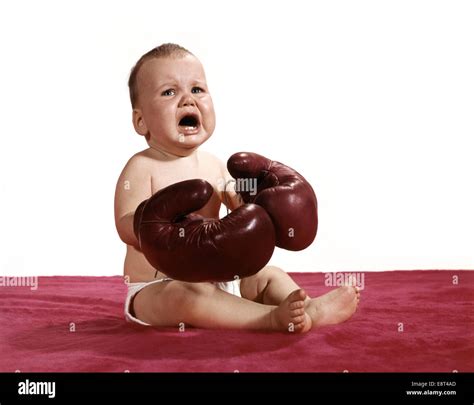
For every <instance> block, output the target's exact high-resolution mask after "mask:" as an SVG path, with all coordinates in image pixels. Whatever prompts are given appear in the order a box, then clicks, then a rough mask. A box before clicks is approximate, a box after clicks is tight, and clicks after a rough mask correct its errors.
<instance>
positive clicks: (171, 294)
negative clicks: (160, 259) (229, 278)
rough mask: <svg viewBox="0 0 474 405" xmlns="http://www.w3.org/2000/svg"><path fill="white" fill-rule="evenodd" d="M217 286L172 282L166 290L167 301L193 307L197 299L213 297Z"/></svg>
mask: <svg viewBox="0 0 474 405" xmlns="http://www.w3.org/2000/svg"><path fill="white" fill-rule="evenodd" d="M216 288H217V287H216V286H215V285H214V284H212V283H187V282H184V281H171V282H170V283H169V285H168V286H167V288H166V289H165V293H166V297H165V298H166V299H167V300H169V301H170V302H174V303H175V304H176V305H183V304H186V303H189V304H191V305H192V303H193V302H194V300H195V299H196V298H201V297H203V296H209V295H211V294H212V293H213V292H214V291H215V290H216Z"/></svg>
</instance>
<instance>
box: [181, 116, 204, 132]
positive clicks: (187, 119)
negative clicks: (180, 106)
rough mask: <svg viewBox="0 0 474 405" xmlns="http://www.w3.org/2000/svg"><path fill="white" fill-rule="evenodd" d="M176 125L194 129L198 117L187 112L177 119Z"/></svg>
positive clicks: (197, 124) (197, 123)
mask: <svg viewBox="0 0 474 405" xmlns="http://www.w3.org/2000/svg"><path fill="white" fill-rule="evenodd" d="M178 126H179V127H180V128H182V129H186V130H195V129H197V128H198V126H199V119H198V117H197V116H196V115H194V114H187V115H185V116H184V117H183V118H181V119H180V120H179V123H178Z"/></svg>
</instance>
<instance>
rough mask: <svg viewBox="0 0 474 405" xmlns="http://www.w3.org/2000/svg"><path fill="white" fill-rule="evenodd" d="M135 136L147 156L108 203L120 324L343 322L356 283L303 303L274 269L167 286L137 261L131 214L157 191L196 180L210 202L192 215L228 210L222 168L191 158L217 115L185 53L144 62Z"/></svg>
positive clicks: (153, 54)
mask: <svg viewBox="0 0 474 405" xmlns="http://www.w3.org/2000/svg"><path fill="white" fill-rule="evenodd" d="M129 89H130V98H131V102H132V108H133V126H134V128H135V131H136V132H137V133H138V134H140V135H142V136H144V137H145V139H146V142H147V144H148V148H147V149H145V150H143V151H141V152H139V153H137V154H135V155H134V156H132V158H131V159H130V160H129V161H128V162H127V164H126V165H125V167H124V169H123V171H122V173H121V175H120V177H119V179H118V182H117V187H116V193H115V223H116V227H117V231H118V233H119V236H120V238H121V239H122V241H123V242H124V243H125V244H126V245H127V253H126V257H125V277H126V280H127V282H128V294H127V298H126V302H125V317H126V319H127V320H129V321H131V322H136V323H139V324H142V325H153V326H162V327H178V326H181V327H182V326H183V325H189V326H194V327H200V328H236V329H253V330H273V331H289V332H296V333H303V332H307V331H309V330H311V329H312V328H316V327H320V326H324V325H330V324H337V323H340V322H344V321H345V320H347V319H349V318H350V317H351V316H352V314H353V313H354V311H355V310H356V308H357V305H358V302H359V296H360V293H359V290H358V288H357V287H356V286H355V284H354V283H350V285H346V286H342V287H339V288H337V289H335V290H333V291H330V292H329V293H327V294H325V295H322V296H320V297H317V298H310V297H309V296H308V295H307V294H306V293H305V291H304V290H302V289H301V288H300V287H299V286H298V285H297V284H296V283H295V282H294V281H293V280H292V279H291V277H290V276H289V275H288V274H287V273H286V272H285V271H283V270H282V269H280V268H278V267H275V266H266V267H264V268H263V269H261V270H260V271H259V272H258V273H257V274H255V275H253V276H251V277H247V278H243V279H242V280H234V281H231V282H226V283H188V282H182V281H177V280H172V279H171V278H169V277H167V276H166V275H165V274H163V273H161V272H160V271H158V270H156V269H155V268H153V267H152V266H151V265H150V264H149V263H148V261H147V260H146V259H145V257H144V255H143V253H141V251H140V248H139V244H138V240H137V238H136V236H135V234H134V231H133V217H134V213H135V210H136V208H137V206H138V205H139V204H140V203H141V202H142V201H143V200H145V199H148V198H150V197H151V196H152V195H153V194H154V193H156V192H157V191H159V190H160V189H162V188H164V187H167V186H169V185H171V184H174V183H177V182H180V181H183V180H188V179H196V178H198V179H204V180H207V181H208V182H209V183H210V184H211V185H212V186H213V187H214V191H215V192H214V194H213V196H212V198H211V199H210V201H209V202H208V203H207V205H206V206H204V208H202V209H201V210H199V211H198V212H197V213H198V214H201V215H202V216H204V217H207V218H219V209H220V206H221V204H222V203H223V204H225V205H226V206H227V207H228V209H230V210H233V209H235V208H237V207H239V206H240V204H241V201H240V199H239V198H238V195H237V194H236V192H235V190H226V189H224V190H222V184H227V182H228V181H229V180H232V177H231V176H230V174H229V173H228V171H227V169H226V167H225V165H224V164H223V163H222V162H221V161H220V160H219V159H218V158H216V157H215V156H213V155H211V154H210V153H207V152H203V151H202V150H199V149H198V148H199V146H201V145H202V144H203V143H204V142H205V141H206V140H207V139H209V137H210V136H211V135H212V133H213V132H214V128H215V113H214V107H213V104H212V99H211V95H210V93H209V89H208V87H207V83H206V77H205V74H204V69H203V67H202V65H201V63H200V62H199V60H198V59H197V58H196V57H195V56H194V55H193V54H192V53H191V52H189V51H188V50H186V49H184V48H182V47H181V46H179V45H175V44H163V45H161V46H159V47H157V48H154V49H152V50H151V51H149V52H147V53H146V54H144V55H143V56H142V57H141V58H140V59H139V60H138V62H137V64H136V65H135V67H134V68H133V70H132V72H131V74H130V79H129Z"/></svg>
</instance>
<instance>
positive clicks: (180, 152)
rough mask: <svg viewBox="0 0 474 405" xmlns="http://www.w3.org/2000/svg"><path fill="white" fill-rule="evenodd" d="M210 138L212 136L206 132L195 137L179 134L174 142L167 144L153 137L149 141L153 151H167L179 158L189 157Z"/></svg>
mask: <svg viewBox="0 0 474 405" xmlns="http://www.w3.org/2000/svg"><path fill="white" fill-rule="evenodd" d="M210 137H211V134H207V133H204V132H199V133H197V134H195V135H183V134H178V135H177V136H175V137H173V140H168V142H166V143H163V142H160V141H159V140H155V139H153V137H152V138H151V139H149V140H148V146H150V148H152V149H157V150H161V151H165V152H168V153H172V154H174V155H177V156H188V155H190V154H191V153H192V152H193V151H194V150H196V149H197V148H198V147H199V146H201V145H202V144H203V143H204V142H206V141H207V140H208V139H209V138H210Z"/></svg>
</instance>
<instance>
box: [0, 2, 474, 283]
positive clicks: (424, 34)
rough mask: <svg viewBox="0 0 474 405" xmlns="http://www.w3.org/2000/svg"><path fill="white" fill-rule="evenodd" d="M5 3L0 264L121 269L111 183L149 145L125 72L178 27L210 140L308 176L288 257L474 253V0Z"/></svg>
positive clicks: (359, 260)
mask: <svg viewBox="0 0 474 405" xmlns="http://www.w3.org/2000/svg"><path fill="white" fill-rule="evenodd" d="M1 4H2V5H0V41H1V44H0V45H1V63H0V81H1V82H0V111H1V116H0V153H1V162H0V169H1V176H0V197H1V202H0V207H1V214H2V217H1V224H0V227H1V228H0V229H1V234H0V249H1V250H0V274H3V275H15V274H16V275H35V274H36V275H53V274H58V275H59V274H61V275H115V274H121V272H122V263H123V258H124V252H125V247H124V245H123V243H122V242H121V241H120V240H119V238H118V236H117V234H116V231H115V226H114V219H113V197H114V188H115V183H116V180H117V177H118V175H119V174H120V171H121V169H122V168H123V166H124V164H125V163H126V161H127V160H128V158H129V157H130V156H131V155H133V154H134V153H135V152H137V151H139V150H141V149H144V148H145V147H146V144H145V142H144V139H143V138H142V137H139V136H138V135H136V134H135V133H134V131H133V128H132V125H131V109H130V105H129V100H128V92H127V86H126V82H127V78H128V73H129V71H130V68H131V67H132V65H133V64H134V63H135V61H136V60H137V59H138V58H139V56H140V55H141V54H142V53H144V52H146V51H148V50H149V49H150V48H152V47H154V46H156V45H159V44H160V43H163V42H177V43H179V44H181V45H183V46H185V47H187V48H188V49H190V50H191V51H192V52H193V53H195V54H196V55H197V56H198V57H199V58H200V59H201V60H202V62H203V64H204V66H205V68H206V71H207V76H208V82H209V85H210V89H211V92H212V94H213V99H214V104H215V108H216V112H217V120H218V124H217V128H216V131H215V133H214V135H213V137H212V138H211V140H210V141H208V142H207V143H206V144H205V145H204V146H203V148H204V149H206V150H209V151H211V152H213V153H215V154H216V155H217V156H219V157H220V158H221V159H222V160H224V161H225V160H226V159H227V157H228V156H229V155H230V154H232V153H233V152H237V151H241V150H248V151H255V152H259V153H262V154H264V155H266V156H268V157H270V158H273V159H275V160H280V161H282V162H284V163H286V164H288V165H290V166H293V167H294V168H296V169H297V170H298V171H300V172H301V173H303V174H304V175H305V177H306V178H307V179H308V180H309V181H310V182H311V183H312V184H313V186H314V189H315V191H316V193H317V195H318V200H319V214H320V228H319V232H318V236H317V240H316V242H315V243H314V244H313V245H312V246H311V247H310V248H308V249H307V250H305V251H303V252H299V253H293V252H282V251H278V252H276V253H275V255H274V257H273V259H272V263H274V264H278V265H280V266H281V267H283V268H285V269H286V270H289V271H350V270H359V271H361V270H365V271H371V270H393V269H460V268H468V269H473V268H474V254H473V246H474V214H473V207H474V191H473V181H472V179H473V174H474V160H473V151H474V148H473V146H474V141H473V136H474V118H473V113H474V75H473V72H474V53H473V49H474V24H473V21H474V3H472V2H470V1H455V2H454V1H433V0H430V1H414V0H410V1H400V0H398V1H380V0H377V1H334V0H332V1H325V2H317V1H307V2H304V1H295V0H293V1H285V2H282V1H275V0H272V1H268V2H265V1H239V2H234V3H231V2H224V1H223V2H218V1H203V0H200V1H183V0H181V1H179V2H173V1H168V0H167V1H157V0H154V1H149V2H148V1H136V0H134V1H128V2H120V1H114V2H110V3H106V2H99V1H94V2H85V1H80V2H75V3H74V2H72V1H67V2H60V1H55V2H52V1H41V2H35V1H18V2H2V3H1Z"/></svg>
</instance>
